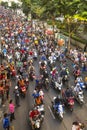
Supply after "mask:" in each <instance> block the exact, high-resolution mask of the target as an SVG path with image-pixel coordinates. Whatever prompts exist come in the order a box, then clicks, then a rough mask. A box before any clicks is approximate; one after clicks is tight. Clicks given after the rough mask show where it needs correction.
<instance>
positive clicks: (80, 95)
mask: <svg viewBox="0 0 87 130" xmlns="http://www.w3.org/2000/svg"><path fill="white" fill-rule="evenodd" d="M74 96H75V99H76V100H77V101H78V102H79V103H80V104H81V105H83V103H84V95H83V91H82V90H81V91H79V92H78V94H76V93H74Z"/></svg>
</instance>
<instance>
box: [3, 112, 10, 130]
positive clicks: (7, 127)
mask: <svg viewBox="0 0 87 130" xmlns="http://www.w3.org/2000/svg"><path fill="white" fill-rule="evenodd" d="M3 128H4V130H10V121H9V118H8V114H7V113H5V114H4V118H3Z"/></svg>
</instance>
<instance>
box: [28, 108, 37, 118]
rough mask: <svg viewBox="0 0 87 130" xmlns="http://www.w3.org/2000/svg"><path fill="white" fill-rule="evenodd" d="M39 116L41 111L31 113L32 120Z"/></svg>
mask: <svg viewBox="0 0 87 130" xmlns="http://www.w3.org/2000/svg"><path fill="white" fill-rule="evenodd" d="M37 115H39V111H38V110H35V111H31V112H30V117H31V118H34V117H35V116H37Z"/></svg>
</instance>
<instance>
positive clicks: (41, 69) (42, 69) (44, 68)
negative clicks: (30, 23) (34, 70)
mask: <svg viewBox="0 0 87 130" xmlns="http://www.w3.org/2000/svg"><path fill="white" fill-rule="evenodd" d="M45 70H46V66H40V74H43V73H44V71H45Z"/></svg>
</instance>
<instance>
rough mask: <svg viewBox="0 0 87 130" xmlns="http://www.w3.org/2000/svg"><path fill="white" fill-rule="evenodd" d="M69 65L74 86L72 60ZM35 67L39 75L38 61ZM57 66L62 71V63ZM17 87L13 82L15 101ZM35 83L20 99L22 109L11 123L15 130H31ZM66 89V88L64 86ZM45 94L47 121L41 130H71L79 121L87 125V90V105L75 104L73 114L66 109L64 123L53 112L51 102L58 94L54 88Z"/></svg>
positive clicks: (31, 84)
mask: <svg viewBox="0 0 87 130" xmlns="http://www.w3.org/2000/svg"><path fill="white" fill-rule="evenodd" d="M67 64H68V66H69V69H70V82H69V83H70V84H71V85H73V83H74V77H73V75H72V66H71V65H72V63H71V61H70V60H67ZM34 66H35V69H36V73H37V74H39V67H38V61H35V62H34ZM57 66H58V68H59V70H60V67H59V66H60V63H59V62H57ZM82 75H83V76H85V75H87V73H85V74H82ZM14 86H15V81H14V80H12V87H11V89H10V98H12V99H13V100H14V95H13V89H14ZM34 86H35V82H30V84H29V88H28V91H27V94H26V97H25V99H23V98H20V105H21V106H20V107H18V108H16V109H15V117H16V120H14V121H13V122H12V123H11V126H14V127H13V128H14V130H30V127H29V124H28V112H29V110H30V109H31V108H32V106H33V101H34V100H33V97H32V93H33V90H34ZM64 87H66V86H64ZM44 93H45V99H44V103H45V119H44V122H43V124H42V127H41V130H53V129H55V130H71V126H72V122H73V121H76V120H79V121H82V122H84V123H85V124H86V120H87V90H86V91H85V95H84V96H85V104H84V105H83V107H81V106H80V105H79V103H77V102H75V107H74V111H73V113H71V112H70V111H69V110H68V108H66V107H65V108H64V119H63V121H62V122H60V121H59V120H58V119H56V118H55V116H54V115H53V113H52V111H51V109H50V108H51V100H52V98H53V97H54V96H57V95H58V92H56V91H55V90H53V89H52V88H50V89H49V91H46V90H44ZM0 130H3V128H2V123H0Z"/></svg>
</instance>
